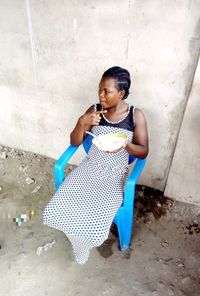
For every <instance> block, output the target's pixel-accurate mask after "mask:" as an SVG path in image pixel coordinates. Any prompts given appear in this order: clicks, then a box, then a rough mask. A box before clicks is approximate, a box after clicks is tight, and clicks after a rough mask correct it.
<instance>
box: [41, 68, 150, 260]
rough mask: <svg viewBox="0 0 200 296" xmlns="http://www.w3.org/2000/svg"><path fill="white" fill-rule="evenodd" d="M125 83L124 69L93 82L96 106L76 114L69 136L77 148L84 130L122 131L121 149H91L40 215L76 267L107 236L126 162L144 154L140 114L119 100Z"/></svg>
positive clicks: (124, 92)
mask: <svg viewBox="0 0 200 296" xmlns="http://www.w3.org/2000/svg"><path fill="white" fill-rule="evenodd" d="M130 84H131V80H130V74H129V72H128V71H127V70H126V69H123V68H120V67H112V68H110V69H108V70H107V71H106V72H105V73H104V74H103V76H102V78H101V81H100V84H99V104H95V105H93V106H91V107H90V108H89V109H88V110H87V111H86V113H85V114H84V115H82V116H81V117H80V118H79V119H78V121H77V124H76V126H75V128H74V130H73V131H72V132H71V135H70V141H71V144H72V145H80V144H81V143H82V142H83V140H84V138H85V137H86V131H92V132H93V133H94V134H96V135H100V134H107V133H112V132H122V133H124V134H126V135H127V136H128V140H127V142H126V143H125V145H124V147H123V149H120V150H118V151H115V152H114V153H108V152H105V151H102V150H99V149H98V148H97V147H96V146H95V145H92V146H91V148H90V151H89V153H88V155H87V156H86V157H85V159H84V160H83V161H82V163H81V164H80V165H79V166H78V167H77V168H75V169H74V170H73V171H72V172H71V174H70V175H69V176H68V177H67V178H66V179H65V180H64V182H63V183H62V185H61V186H60V188H59V189H58V191H57V192H56V193H55V194H54V196H53V198H52V199H51V201H50V202H49V204H48V205H47V207H46V209H45V211H44V217H43V220H44V224H47V225H48V226H50V227H53V228H56V229H59V230H61V231H63V232H64V233H65V234H66V235H67V237H68V238H69V240H70V241H71V243H72V245H73V249H74V252H75V257H76V260H77V262H78V263H80V264H84V263H85V262H86V261H87V259H88V257H89V251H90V249H91V248H92V247H96V246H99V245H101V244H102V243H103V242H104V241H105V240H106V239H107V238H108V234H109V230H110V226H111V224H112V221H113V219H114V217H115V214H116V213H117V211H118V209H119V207H120V206H121V204H122V202H123V190H124V184H125V181H126V178H127V175H128V158H129V154H133V155H135V156H136V157H139V158H145V157H146V156H147V154H148V134H147V124H146V120H145V117H144V115H143V113H142V111H141V110H139V109H136V108H135V107H133V106H130V105H129V104H127V103H126V102H125V99H126V98H127V97H128V95H129V88H130Z"/></svg>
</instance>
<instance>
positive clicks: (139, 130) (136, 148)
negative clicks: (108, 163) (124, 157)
mask: <svg viewBox="0 0 200 296" xmlns="http://www.w3.org/2000/svg"><path fill="white" fill-rule="evenodd" d="M134 118H135V122H136V127H135V130H134V134H133V143H129V142H128V143H127V144H126V145H125V149H126V151H127V152H128V153H129V154H131V155H134V156H136V157H139V158H145V157H146V156H147V154H148V152H149V143H148V132H147V123H146V119H145V117H144V114H143V113H142V111H141V110H140V109H135V112H134Z"/></svg>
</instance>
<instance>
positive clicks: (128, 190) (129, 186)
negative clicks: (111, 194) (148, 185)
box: [123, 158, 147, 207]
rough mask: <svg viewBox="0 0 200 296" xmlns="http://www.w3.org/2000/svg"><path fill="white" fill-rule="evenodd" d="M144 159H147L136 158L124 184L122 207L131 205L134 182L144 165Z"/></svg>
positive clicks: (145, 159)
mask: <svg viewBox="0 0 200 296" xmlns="http://www.w3.org/2000/svg"><path fill="white" fill-rule="evenodd" d="M146 161H147V158H144V159H140V158H137V160H136V164H135V166H134V167H133V169H132V171H131V173H130V175H129V177H128V179H127V181H126V184H125V189H124V202H123V206H124V207H131V206H132V205H133V201H134V193H135V184H136V182H137V180H138V178H139V176H140V174H141V172H142V170H143V168H144V166H145V163H146Z"/></svg>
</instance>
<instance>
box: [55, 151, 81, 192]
mask: <svg viewBox="0 0 200 296" xmlns="http://www.w3.org/2000/svg"><path fill="white" fill-rule="evenodd" d="M78 147H79V146H73V145H70V146H69V147H68V148H67V150H66V151H65V152H64V153H63V154H62V155H61V157H60V158H59V159H58V160H57V161H56V163H55V165H54V182H55V188H56V190H58V187H59V186H60V184H61V183H62V182H63V180H64V179H65V172H64V170H65V166H66V165H67V163H68V161H69V160H70V158H71V157H72V156H73V155H74V153H75V152H76V150H77V149H78Z"/></svg>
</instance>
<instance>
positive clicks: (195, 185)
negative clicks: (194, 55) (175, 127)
mask: <svg viewBox="0 0 200 296" xmlns="http://www.w3.org/2000/svg"><path fill="white" fill-rule="evenodd" d="M165 195H166V196H171V197H173V198H175V199H177V200H181V201H185V202H189V203H195V204H197V205H198V206H200V62H199V63H198V67H197V71H196V74H195V77H194V83H193V86H192V90H191V94H190V96H189V100H188V104H187V108H186V111H185V114H184V118H183V122H182V125H181V130H180V133H179V137H178V141H177V145H176V150H175V154H174V157H173V161H172V166H171V168H170V172H169V177H168V180H167V186H166V189H165Z"/></svg>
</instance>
